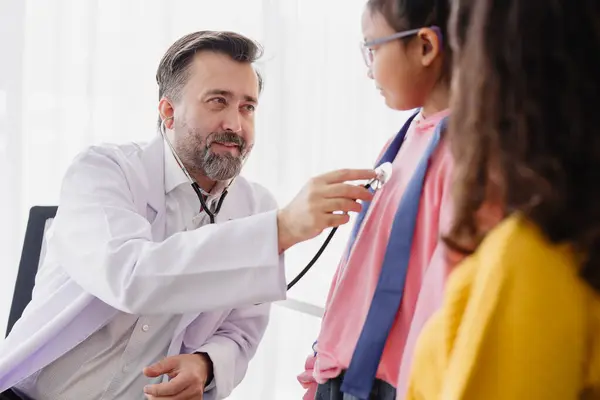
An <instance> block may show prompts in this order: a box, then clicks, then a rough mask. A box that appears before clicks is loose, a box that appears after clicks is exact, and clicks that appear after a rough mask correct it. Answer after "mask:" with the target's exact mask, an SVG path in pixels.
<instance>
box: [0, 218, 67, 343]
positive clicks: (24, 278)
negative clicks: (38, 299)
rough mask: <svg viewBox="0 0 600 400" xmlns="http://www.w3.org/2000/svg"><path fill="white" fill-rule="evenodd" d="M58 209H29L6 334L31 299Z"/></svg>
mask: <svg viewBox="0 0 600 400" xmlns="http://www.w3.org/2000/svg"><path fill="white" fill-rule="evenodd" d="M57 209H58V207H56V206H43V207H42V206H35V207H32V208H31V210H29V220H28V221H27V230H26V231H25V240H24V241H23V249H22V251H21V261H20V263H19V272H18V275H17V282H16V283H15V291H14V293H13V300H12V304H11V306H10V314H9V317H8V326H7V328H6V336H8V334H9V333H10V331H11V329H12V327H13V326H14V324H15V322H17V320H18V319H19V318H21V315H22V314H23V310H25V307H27V304H29V302H30V301H31V294H32V292H33V286H34V285H35V276H36V274H37V271H38V267H39V264H40V257H41V255H42V249H43V242H44V234H45V233H46V230H47V229H48V227H49V226H50V225H49V224H50V223H51V222H52V219H54V217H55V216H56V211H57Z"/></svg>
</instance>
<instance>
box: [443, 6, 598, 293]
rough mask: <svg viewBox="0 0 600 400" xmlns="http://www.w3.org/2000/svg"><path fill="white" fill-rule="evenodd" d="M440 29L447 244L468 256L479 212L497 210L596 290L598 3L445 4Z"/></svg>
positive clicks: (478, 236) (477, 236)
mask: <svg viewBox="0 0 600 400" xmlns="http://www.w3.org/2000/svg"><path fill="white" fill-rule="evenodd" d="M461 18H462V19H464V18H467V19H469V22H470V24H469V26H468V28H467V29H466V30H463V31H460V29H457V25H460V23H459V22H460V20H461ZM457 23H458V24H457ZM449 30H450V35H451V43H452V46H453V48H454V52H455V59H454V67H455V77H454V78H455V79H456V81H455V82H453V83H454V85H453V89H454V93H453V95H452V100H451V108H452V109H453V113H452V116H451V121H450V126H449V130H448V138H449V141H450V143H451V148H452V152H453V154H454V157H455V162H456V168H455V174H456V175H455V179H456V181H455V185H454V199H455V222H454V226H453V228H452V229H451V231H450V232H449V236H448V238H446V242H447V243H448V244H449V246H450V247H451V248H453V249H455V250H460V251H462V252H464V253H470V252H473V251H474V250H475V248H476V247H477V245H478V244H479V243H480V241H481V240H482V238H483V236H484V235H485V234H486V232H485V231H484V228H482V227H481V226H480V225H479V224H478V223H477V212H478V210H480V209H481V208H482V205H483V204H484V202H491V203H493V204H498V205H500V206H501V207H502V209H503V215H505V216H506V215H509V214H512V213H515V212H518V213H520V214H522V215H524V216H525V217H526V218H527V219H528V220H530V221H532V222H533V223H535V224H536V225H538V226H539V227H540V229H541V230H542V231H543V232H544V234H545V235H546V236H547V237H548V239H549V240H550V241H552V242H554V243H570V244H571V245H573V246H574V248H575V249H576V251H578V252H579V253H580V254H582V255H583V256H584V259H583V264H582V267H581V275H582V277H583V278H584V279H585V280H586V281H587V282H588V283H589V284H590V285H591V286H593V287H594V288H595V289H596V290H600V129H599V124H598V117H599V115H600V111H599V109H598V107H599V106H600V1H598V0H578V1H577V2H572V1H570V0H554V1H547V0H455V1H454V4H453V7H452V12H451V18H450V26H449Z"/></svg>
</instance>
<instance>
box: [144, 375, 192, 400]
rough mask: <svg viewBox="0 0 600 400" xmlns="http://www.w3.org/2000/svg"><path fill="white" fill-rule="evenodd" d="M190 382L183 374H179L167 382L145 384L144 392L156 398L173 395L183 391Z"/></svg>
mask: <svg viewBox="0 0 600 400" xmlns="http://www.w3.org/2000/svg"><path fill="white" fill-rule="evenodd" d="M191 384H192V382H191V380H190V379H186V378H185V375H184V374H179V375H177V376H176V377H175V378H173V379H171V380H170V381H168V382H163V383H157V384H154V385H148V386H146V387H145V388H144V393H145V394H147V395H150V396H154V397H158V398H160V397H168V396H175V395H178V394H179V393H182V392H184V391H185V390H186V389H188V388H189V387H190V386H191Z"/></svg>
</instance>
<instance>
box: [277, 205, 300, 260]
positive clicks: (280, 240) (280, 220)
mask: <svg viewBox="0 0 600 400" xmlns="http://www.w3.org/2000/svg"><path fill="white" fill-rule="evenodd" d="M285 218H286V215H285V211H284V210H279V211H277V245H278V247H279V254H281V253H283V252H284V251H286V250H287V249H289V248H290V247H292V246H293V245H294V244H296V242H295V241H294V239H293V237H292V234H291V233H290V232H289V229H288V227H287V223H286V220H285Z"/></svg>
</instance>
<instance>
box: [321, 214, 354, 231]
mask: <svg viewBox="0 0 600 400" xmlns="http://www.w3.org/2000/svg"><path fill="white" fill-rule="evenodd" d="M349 221H350V216H349V215H348V214H331V215H329V216H328V217H327V222H326V223H327V226H328V227H330V228H334V227H337V226H340V225H344V224H347V223H348V222H349Z"/></svg>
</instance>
